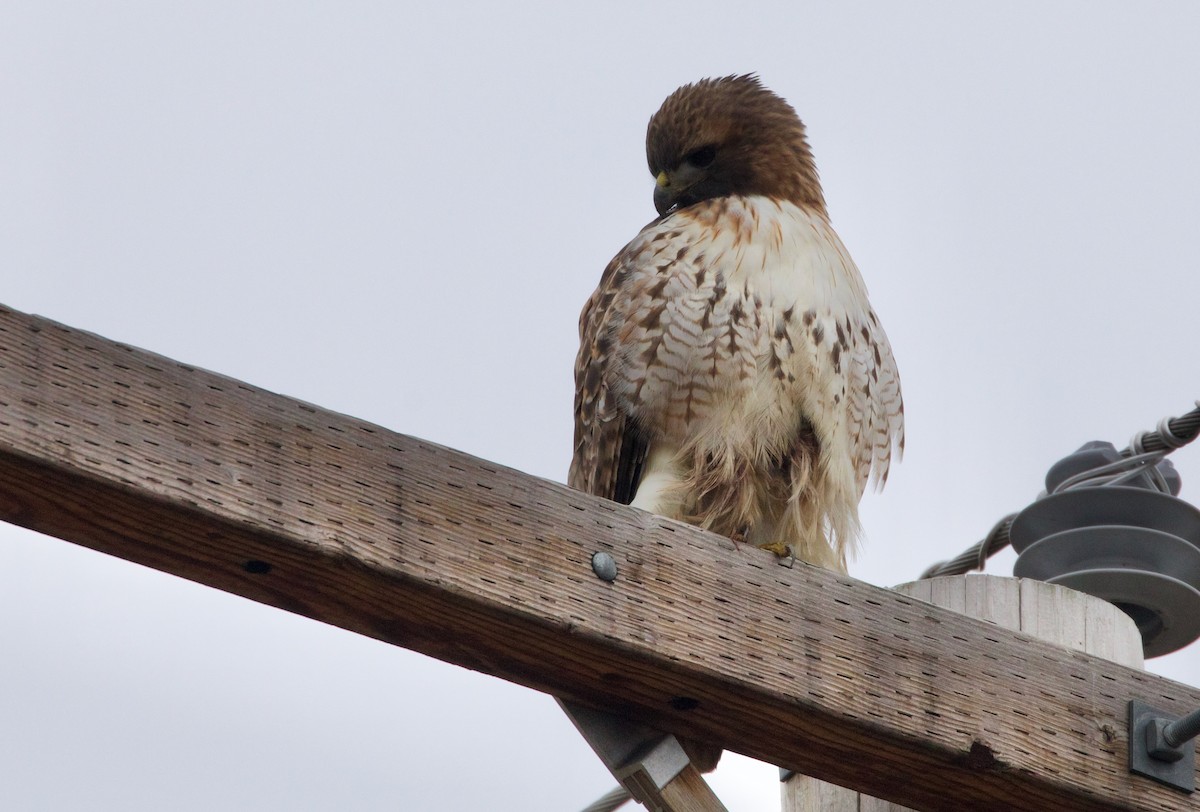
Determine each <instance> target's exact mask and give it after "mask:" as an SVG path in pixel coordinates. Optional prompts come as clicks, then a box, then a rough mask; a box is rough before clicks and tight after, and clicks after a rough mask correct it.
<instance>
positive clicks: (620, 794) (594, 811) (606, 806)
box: [583, 787, 633, 812]
mask: <svg viewBox="0 0 1200 812" xmlns="http://www.w3.org/2000/svg"><path fill="white" fill-rule="evenodd" d="M632 798H633V796H632V795H630V794H629V790H627V789H625V787H615V788H614V789H611V790H609V791H608V792H607V793H605V794H604V795H601V796H600V797H599V798H597V799H596V800H594V801H592V803H591V806H588V807H586V808H585V809H584V810H583V812H612V811H613V810H614V809H616V808H617V807H619V806H620V805H621V804H623V803H625V802H626V801H628V800H630V799H632Z"/></svg>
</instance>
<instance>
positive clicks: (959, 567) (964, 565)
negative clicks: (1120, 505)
mask: <svg viewBox="0 0 1200 812" xmlns="http://www.w3.org/2000/svg"><path fill="white" fill-rule="evenodd" d="M1197 435H1200V401H1196V408H1195V409H1192V410H1191V411H1190V412H1188V413H1187V414H1185V415H1182V416H1180V417H1172V418H1163V419H1162V420H1160V421H1159V423H1158V427H1157V428H1155V429H1154V430H1152V431H1141V432H1138V433H1137V434H1135V435H1133V439H1132V440H1130V441H1129V447H1128V448H1126V449H1124V450H1123V451H1121V459H1119V460H1117V461H1116V462H1112V463H1109V464H1108V465H1103V466H1101V467H1099V468H1093V469H1091V470H1089V471H1083V472H1081V473H1079V474H1076V475H1075V476H1072V477H1069V478H1067V479H1065V480H1064V481H1063V482H1061V483H1060V484H1059V485H1058V486H1057V487H1056V488H1055V489H1054V493H1061V492H1062V491H1064V490H1068V489H1071V488H1082V487H1096V486H1101V487H1103V486H1109V487H1111V486H1113V485H1121V484H1124V483H1126V482H1128V481H1129V480H1131V479H1136V478H1137V477H1139V476H1142V475H1143V474H1145V475H1147V476H1149V477H1150V481H1151V484H1152V485H1153V486H1154V487H1155V488H1157V489H1158V490H1161V491H1168V490H1169V489H1168V487H1167V483H1166V480H1164V479H1163V476H1162V473H1161V472H1160V471H1159V469H1158V464H1159V463H1160V462H1161V461H1162V460H1163V459H1164V458H1165V457H1166V456H1167V455H1168V454H1170V453H1171V452H1172V451H1174V450H1175V449H1177V448H1182V447H1183V446H1185V445H1187V444H1188V443H1190V442H1192V441H1193V440H1195V439H1196V437H1197ZM1016 517H1017V514H1016V513H1010V514H1009V515H1007V516H1005V517H1004V518H1003V519H1001V520H1000V521H998V522H996V525H995V526H994V527H993V528H992V529H991V531H990V532H989V533H988V534H987V536H985V537H984V539H983V540H982V541H980V542H978V543H976V544H974V545H972V546H971V547H970V548H968V549H967V550H965V551H964V552H962V553H961V554H960V555H958V556H957V557H955V558H952V559H950V560H949V561H942V562H939V563H937V564H934V565H933V566H932V567H930V568H929V569H927V570H925V572H924V573H922V574H921V578H922V579H924V578H936V577H938V576H939V575H963V574H965V573H968V572H970V571H971V570H982V569H983V568H984V566H985V565H986V563H987V560H988V559H989V558H990V557H991V556H993V555H994V554H996V553H998V552H1000V551H1001V550H1003V549H1004V548H1005V547H1007V546H1008V545H1009V544H1010V542H1011V539H1010V538H1009V531H1010V530H1011V529H1012V523H1013V519H1015V518H1016Z"/></svg>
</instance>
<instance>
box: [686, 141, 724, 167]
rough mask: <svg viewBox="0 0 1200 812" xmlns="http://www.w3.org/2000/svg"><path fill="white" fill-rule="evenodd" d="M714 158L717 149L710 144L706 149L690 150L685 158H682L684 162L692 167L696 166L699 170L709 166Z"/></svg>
mask: <svg viewBox="0 0 1200 812" xmlns="http://www.w3.org/2000/svg"><path fill="white" fill-rule="evenodd" d="M716 157H717V148H716V147H714V146H713V145H712V144H709V145H708V146H706V147H700V149H696V150H692V151H691V152H689V153H688V154H687V155H686V156H684V160H685V161H687V162H688V163H690V164H691V165H692V166H698V167H700V168H701V169H704V168H705V167H707V166H708V165H709V164H711V163H712V162H713V160H715V159H716Z"/></svg>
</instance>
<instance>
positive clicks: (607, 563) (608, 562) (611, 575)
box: [592, 550, 617, 581]
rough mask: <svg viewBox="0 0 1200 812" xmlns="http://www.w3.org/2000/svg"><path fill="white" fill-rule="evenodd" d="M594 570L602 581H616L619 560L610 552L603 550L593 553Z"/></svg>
mask: <svg viewBox="0 0 1200 812" xmlns="http://www.w3.org/2000/svg"><path fill="white" fill-rule="evenodd" d="M592 572H594V573H596V577H597V578H599V579H600V580H601V581H615V580H616V579H617V561H616V559H615V558H613V557H612V555H611V554H610V553H606V552H604V551H603V550H601V551H600V552H598V553H592Z"/></svg>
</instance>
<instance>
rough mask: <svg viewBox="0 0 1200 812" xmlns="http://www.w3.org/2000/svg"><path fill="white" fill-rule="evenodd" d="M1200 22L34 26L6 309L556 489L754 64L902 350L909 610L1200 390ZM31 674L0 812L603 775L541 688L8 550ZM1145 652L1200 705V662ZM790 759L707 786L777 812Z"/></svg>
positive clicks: (13, 103) (169, 13) (884, 563)
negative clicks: (1096, 448)
mask: <svg viewBox="0 0 1200 812" xmlns="http://www.w3.org/2000/svg"><path fill="white" fill-rule="evenodd" d="M651 8H652V10H649V9H651ZM1149 9H1153V12H1151V11H1149ZM1198 34H1200V6H1197V5H1196V4H1194V3H1190V2H1189V3H1184V2H1179V3H1156V4H1152V5H1150V4H1146V5H1141V4H1138V5H1136V6H1135V5H1134V4H1118V3H1101V2H1079V3H1043V2H1038V3H1005V4H987V5H985V4H982V3H961V2H953V3H906V4H899V3H883V2H877V3H865V2H846V3H836V4H835V3H800V2H795V0H792V1H791V2H786V3H778V4H762V3H748V4H730V3H728V2H723V3H709V2H701V1H700V0H695V1H694V2H689V3H671V2H658V3H655V4H653V6H652V7H649V6H643V5H642V4H633V3H609V4H589V5H588V6H586V7H583V6H579V7H576V6H573V5H569V4H564V3H553V4H551V3H546V4H533V3H530V4H525V5H524V6H523V7H522V8H520V9H515V8H504V9H503V10H501V9H500V8H499V7H498V6H497V7H492V6H483V5H482V4H481V5H479V6H472V5H470V4H461V3H454V2H446V3H442V4H440V5H439V6H438V7H437V8H436V9H434V8H431V7H423V8H410V7H404V6H402V5H401V4H394V3H361V2H345V3H337V4H334V3H329V4H317V3H310V2H294V1H293V2H276V3H254V2H206V3H170V4H164V3H157V2H144V3H132V2H125V3H118V2H113V3H104V4H97V3H85V2H43V1H39V2H26V3H18V2H0V110H2V111H3V113H2V114H0V279H2V280H3V292H2V294H0V301H3V302H4V303H5V304H7V305H9V306H12V307H15V308H17V309H20V310H24V311H27V312H35V313H38V314H41V315H44V316H47V317H50V318H52V319H55V320H58V321H61V322H64V323H66V324H69V325H72V326H75V327H80V328H83V329H87V330H91V331H94V332H97V333H100V334H101V335H104V336H107V337H109V338H113V339H116V340H120V341H124V342H127V343H130V344H133V345H136V346H140V347H145V348H147V349H150V350H153V351H155V352H159V353H162V354H164V355H168V356H170V357H172V358H176V359H179V360H181V361H186V362H188V363H192V364H196V365H198V366H202V367H206V368H209V369H212V370H216V371H218V372H221V373H224V374H227V375H231V376H234V377H237V378H241V379H243V380H246V381H249V382H251V383H254V384H256V385H259V386H263V387H265V388H267V389H271V390H273V391H277V392H281V393H284V394H287V395H290V396H294V397H298V398H301V399H304V400H307V401H311V402H314V403H317V404H320V405H322V406H325V407H327V408H331V409H335V410H337V411H341V412H345V413H348V414H352V415H355V416H357V417H361V418H365V419H367V420H371V421H374V422H376V423H379V424H381V425H383V426H386V427H388V428H390V429H394V430H397V431H401V432H405V433H408V434H413V435H416V436H419V437H423V438H427V439H430V440H434V441H436V442H439V443H443V444H445V445H449V446H453V447H455V448H459V449H462V450H464V451H467V452H470V453H472V454H475V455H478V456H481V457H485V458H488V459H491V460H496V461H499V462H501V463H504V464H507V465H511V466H514V467H516V468H519V469H522V470H524V471H527V472H529V473H532V474H536V475H539V476H543V477H547V478H550V479H554V480H557V481H560V482H561V481H562V480H563V478H564V476H565V472H566V467H567V462H568V459H569V455H570V432H571V396H572V381H571V364H572V360H573V356H574V353H575V349H576V342H577V337H576V323H577V318H578V313H579V308H580V307H581V305H582V303H583V301H584V299H585V298H586V296H587V295H588V293H589V292H590V291H591V290H592V288H593V287H594V286H595V284H596V281H597V279H598V278H599V274H600V271H601V269H602V268H603V266H604V264H605V263H606V262H607V261H608V259H609V258H610V257H611V256H612V255H613V254H614V253H616V251H617V250H618V249H620V248H621V246H622V245H623V244H624V243H625V242H626V241H628V240H629V239H630V238H631V237H632V236H633V235H634V234H635V233H636V231H637V230H638V228H640V227H641V226H642V225H643V224H644V223H645V222H647V221H648V220H650V219H651V217H652V216H653V214H654V211H653V207H652V204H651V189H652V182H651V179H650V177H649V174H648V172H647V170H646V167H645V160H644V156H643V153H642V150H643V137H644V132H645V124H646V121H647V119H648V117H649V116H650V114H651V113H653V112H654V110H655V109H657V107H658V104H659V103H660V102H661V100H662V98H663V97H664V96H665V95H666V94H667V93H669V92H670V91H671V90H673V89H674V88H675V87H676V86H678V85H679V84H681V83H683V82H686V81H691V80H695V79H698V78H701V77H704V76H713V75H724V74H728V73H734V72H738V73H741V72H747V71H757V72H759V73H760V74H761V76H762V78H763V80H764V82H765V83H766V84H767V85H768V86H769V87H771V88H772V89H774V90H775V91H777V92H779V93H780V94H781V95H783V96H785V97H786V98H788V99H789V100H790V101H791V102H792V104H793V105H794V106H795V107H796V109H797V110H798V112H799V113H800V115H801V117H802V118H803V119H804V120H805V121H806V122H807V124H808V127H809V134H810V139H811V142H812V145H813V148H814V151H815V154H816V158H817V163H818V166H819V167H820V169H821V173H822V178H823V181H824V184H825V190H826V196H827V199H828V202H829V208H830V212H831V214H832V217H833V221H834V225H835V227H836V228H837V230H838V232H839V233H840V235H841V236H842V239H843V240H844V241H845V243H846V244H847V246H848V247H849V249H850V251H851V253H852V254H853V255H854V257H855V259H856V260H857V262H858V264H859V266H860V267H861V269H862V271H863V275H864V277H865V278H866V280H867V284H868V286H869V287H870V290H871V297H872V302H873V304H874V305H875V308H876V310H877V311H878V312H879V314H880V317H881V319H882V320H883V322H884V324H885V325H886V327H887V330H888V333H889V335H890V337H891V341H892V344H893V347H894V348H895V353H896V357H897V359H898V362H899V365H900V371H901V377H902V379H903V385H904V395H905V400H906V407H907V408H906V411H907V415H908V453H907V456H906V458H905V460H904V462H903V464H902V465H900V466H899V467H898V468H893V472H892V479H891V481H890V482H889V485H888V488H887V489H886V491H885V492H884V493H883V494H881V495H870V496H868V497H867V499H866V500H865V502H864V506H863V517H864V522H865V526H866V532H867V538H866V541H865V545H864V549H863V552H862V554H861V555H860V556H859V559H858V561H857V562H856V563H855V565H854V566H853V568H852V574H854V575H855V576H857V577H859V578H862V579H864V580H867V581H870V582H872V583H876V584H881V585H888V584H894V583H899V582H902V581H906V580H911V579H913V578H915V577H917V575H918V574H919V573H920V572H921V570H923V569H924V568H925V567H926V566H927V565H928V564H930V563H933V562H934V561H937V560H940V559H943V558H947V557H950V556H952V555H954V554H956V553H958V552H959V551H960V550H961V549H963V548H964V547H966V546H967V545H969V544H970V543H972V542H974V541H976V540H977V539H978V538H979V537H981V536H982V535H983V534H984V533H985V532H986V531H987V530H988V529H989V527H990V526H991V525H992V523H993V522H994V521H995V520H996V519H998V518H999V517H1000V516H1002V515H1004V514H1005V513H1007V512H1009V511H1011V510H1015V509H1018V508H1020V507H1023V506H1024V505H1025V504H1027V503H1028V502H1029V501H1030V500H1031V499H1032V498H1033V497H1034V496H1035V495H1036V494H1037V492H1038V490H1039V489H1040V487H1041V479H1042V476H1043V475H1044V472H1045V469H1046V467H1047V466H1048V465H1049V464H1050V463H1052V462H1053V461H1054V460H1056V459H1057V458H1058V457H1060V456H1062V455H1064V454H1066V453H1068V452H1070V451H1072V450H1073V449H1074V448H1075V447H1077V446H1078V445H1079V444H1080V443H1082V442H1084V441H1086V440H1091V439H1107V440H1111V441H1113V442H1115V443H1116V444H1117V445H1118V446H1123V445H1124V444H1125V443H1126V441H1127V440H1128V438H1129V437H1130V436H1131V435H1132V434H1133V433H1134V432H1135V431H1137V430H1140V429H1146V428H1151V427H1152V426H1153V425H1154V424H1155V423H1157V421H1158V420H1159V419H1160V418H1161V417H1164V416H1167V415H1175V414H1180V413H1182V412H1184V411H1186V410H1188V409H1189V408H1190V407H1191V404H1192V402H1193V400H1194V399H1195V398H1197V397H1200V386H1198V378H1200V376H1198V375H1197V372H1198V371H1200V361H1198V360H1197V355H1196V347H1197V338H1198V336H1200V329H1198V328H1197V326H1196V320H1197V302H1198V301H1200V273H1197V269H1196V259H1195V258H1196V257H1197V256H1198V255H1200V228H1197V226H1196V222H1197V218H1198V217H1200V159H1198V158H1197V152H1196V145H1197V144H1200V104H1197V103H1196V98H1197V91H1196V77H1197V76H1198V75H1200V53H1198V52H1197V50H1196V47H1195V43H1196V38H1197V35H1198ZM1174 459H1175V462H1176V465H1177V466H1178V468H1179V470H1180V471H1181V473H1182V475H1183V479H1184V491H1183V496H1184V497H1185V498H1188V499H1189V500H1191V501H1196V500H1197V497H1196V495H1195V494H1197V493H1198V492H1200V491H1198V490H1197V488H1200V449H1197V448H1191V447H1189V448H1186V449H1184V450H1183V451H1181V452H1179V453H1178V454H1176V455H1175V458H1174ZM1011 561H1012V557H1011V556H1006V557H1002V558H998V559H995V562H996V563H995V564H994V565H993V566H992V567H991V568H990V571H992V572H997V573H1001V574H1007V573H1008V572H1009V571H1010V567H1011ZM0 650H3V651H4V653H5V656H4V667H3V668H0V805H3V806H4V808H5V809H14V810H67V809H88V810H160V809H172V810H212V809H222V810H328V809H355V810H410V809H448V810H467V809H471V810H474V809H489V810H501V811H506V810H514V811H517V810H519V811H520V812H542V811H543V810H545V812H562V811H563V810H567V811H568V812H569V810H573V809H578V808H580V807H582V806H583V805H584V804H586V803H587V802H589V801H590V800H592V798H593V797H594V796H596V795H598V794H600V793H601V792H603V791H604V790H606V789H607V788H608V787H609V786H610V785H611V783H612V782H611V778H610V777H609V776H608V775H607V773H606V772H605V771H604V770H603V768H602V767H600V765H599V763H598V762H597V761H596V760H595V758H594V757H593V756H592V754H591V752H590V751H589V750H587V749H586V747H585V746H584V745H583V744H582V742H581V740H580V739H579V738H578V736H577V735H576V733H575V732H574V730H573V728H571V727H570V725H569V724H568V723H567V722H566V721H565V719H564V718H563V717H562V716H561V714H560V713H559V711H558V709H557V707H556V706H555V705H554V704H553V702H552V701H551V700H550V699H549V698H548V697H545V696H542V695H540V694H536V693H534V692H532V691H528V690H526V689H523V688H518V687H515V686H512V685H509V684H507V683H503V682H501V681H498V680H495V679H491V678H487V677H483V676H480V675H478V674H474V673H471V672H467V671H464V670H463V669H459V668H456V667H452V666H448V665H444V664H442V663H440V662H437V661H434V660H430V659H427V658H424V657H421V656H418V655H415V654H412V653H410V652H407V651H404V650H401V649H395V648H391V647H388V646H385V645H383V644H380V643H378V642H375V641H372V640H367V639H364V638H360V637H357V636H355V635H352V634H349V633H346V632H342V631H340V630H337V629H333V628H329V627H325V626H322V625H320V624H317V623H314V622H312V621H308V620H305V619H302V618H297V617H293V616H291V615H287V614H285V613H283V612H280V611H277V610H273V609H267V608H265V607H262V606H258V605H256V604H253V603H250V602H248V601H245V600H241V599H238V598H234V597H230V596H228V595H224V594H222V593H218V592H215V591H213V590H209V589H206V588H202V587H199V586H196V585H194V584H190V583H187V582H184V581H180V580H178V579H174V578H170V577H167V576H163V575H160V574H158V573H155V572H152V571H149V570H145V569H142V568H140V567H136V566H134V565H130V564H126V563H124V562H121V561H117V560H114V559H110V558H106V557H104V556H101V555H98V554H95V553H92V552H89V551H86V550H83V549H80V548H76V547H73V546H71V545H69V544H66V543H64V542H60V541H56V540H52V539H47V538H44V537H40V536H36V535H34V534H31V533H27V532H24V531H20V530H17V529H16V528H12V527H7V526H4V527H0ZM1150 668H1151V669H1152V670H1154V671H1157V672H1159V673H1162V674H1165V675H1167V676H1170V677H1172V678H1173V679H1176V680H1180V681H1183V682H1189V683H1192V684H1196V683H1197V682H1200V646H1193V648H1192V649H1191V650H1187V651H1184V652H1182V653H1179V654H1176V655H1172V656H1170V657H1167V658H1162V659H1159V660H1155V661H1152V662H1151V663H1150ZM774 776H775V773H774V770H773V768H769V767H765V766H763V765H756V764H754V763H752V762H749V761H748V760H745V759H738V758H728V759H727V763H726V765H725V766H723V767H722V768H721V769H720V770H719V771H718V774H717V778H716V780H715V783H716V786H717V788H718V791H719V793H720V794H721V795H722V797H723V798H724V799H725V800H726V802H727V803H728V805H729V806H730V809H731V810H732V811H733V812H750V811H751V810H762V809H772V808H775V807H774V806H772V805H773V804H776V803H777V801H776V798H777V786H776V784H775V781H774Z"/></svg>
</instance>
